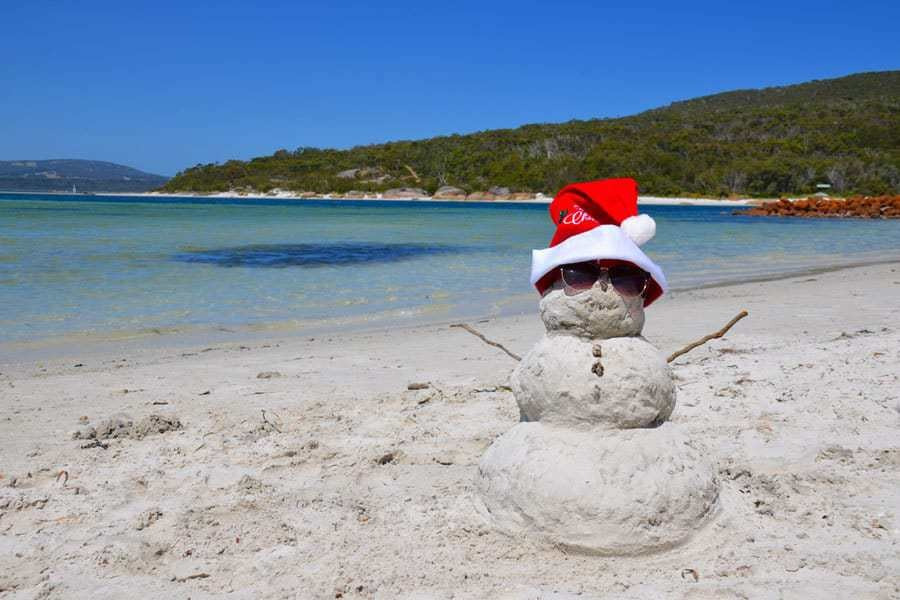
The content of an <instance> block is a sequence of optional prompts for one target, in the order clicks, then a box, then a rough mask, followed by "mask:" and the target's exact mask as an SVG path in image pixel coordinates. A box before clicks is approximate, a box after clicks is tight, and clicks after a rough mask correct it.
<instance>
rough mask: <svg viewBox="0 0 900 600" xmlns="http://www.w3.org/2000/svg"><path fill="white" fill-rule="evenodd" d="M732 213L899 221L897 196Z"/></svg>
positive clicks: (801, 202)
mask: <svg viewBox="0 0 900 600" xmlns="http://www.w3.org/2000/svg"><path fill="white" fill-rule="evenodd" d="M735 214H739V215H748V216H751V217H844V218H852V217H855V218H864V219H900V196H875V197H868V196H852V197H850V198H846V199H835V198H806V199H805V200H795V201H791V200H785V199H783V198H782V199H781V200H778V201H777V202H766V203H765V204H762V205H760V206H756V207H753V208H750V209H747V210H740V211H735Z"/></svg>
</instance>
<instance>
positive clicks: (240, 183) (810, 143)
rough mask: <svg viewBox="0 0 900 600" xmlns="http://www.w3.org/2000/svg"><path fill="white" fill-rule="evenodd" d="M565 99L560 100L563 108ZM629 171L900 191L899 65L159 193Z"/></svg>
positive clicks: (286, 160) (647, 186)
mask: <svg viewBox="0 0 900 600" xmlns="http://www.w3.org/2000/svg"><path fill="white" fill-rule="evenodd" d="M562 101H564V100H562ZM612 176H617V177H620V176H631V177H634V178H636V179H637V180H638V181H639V182H640V184H641V191H642V192H643V193H647V194H659V195H679V194H685V195H690V194H694V195H712V196H725V195H734V194H739V195H751V196H770V197H771V196H778V195H781V194H807V193H810V192H815V191H816V184H817V183H830V184H831V185H832V189H833V190H834V191H836V192H838V193H840V194H850V193H861V194H885V193H897V192H898V191H900V71H885V72H879V73H860V74H856V75H850V76H847V77H841V78H838V79H829V80H821V81H811V82H808V83H803V84H799V85H790V86H784V87H773V88H766V89H761V90H739V91H733V92H726V93H722V94H716V95H712V96H705V97H702V98H696V99H693V100H687V101H683V102H676V103H673V104H670V105H669V106H666V107H662V108H658V109H654V110H650V111H647V112H644V113H641V114H637V115H633V116H629V117H623V118H617V119H595V120H590V121H570V122H568V123H559V124H539V125H525V126H523V127H519V128H517V129H500V130H492V131H482V132H478V133H473V134H469V135H452V136H446V137H435V138H430V139H426V140H420V141H399V142H390V143H386V144H378V145H371V146H359V147H356V148H352V149H350V150H328V149H316V148H299V149H297V150H296V151H293V152H289V151H287V150H279V151H278V152H276V153H275V154H273V155H272V156H266V157H260V158H255V159H253V160H250V161H237V160H232V161H228V162H226V163H224V164H207V165H197V166H196V167H193V168H190V169H187V170H185V171H183V172H181V173H179V174H178V175H176V176H175V177H174V178H173V179H171V180H170V181H169V182H168V183H167V184H166V185H165V186H164V188H165V189H166V190H169V191H224V190H230V189H246V190H255V191H268V190H270V189H272V188H275V187H278V188H282V189H290V190H295V191H313V192H320V193H321V192H348V191H351V190H363V191H382V190H385V189H387V188H396V187H400V186H415V187H420V188H424V189H426V190H427V191H429V192H433V191H434V190H435V189H436V188H438V187H439V186H443V185H450V186H456V187H458V188H461V189H462V190H464V191H466V192H472V191H476V190H486V189H488V188H489V187H492V186H501V187H507V188H510V190H511V191H513V192H515V191H524V192H545V193H553V192H555V191H556V190H557V189H559V188H560V187H561V186H562V185H564V184H565V183H567V182H571V181H578V180H586V179H594V178H600V177H612Z"/></svg>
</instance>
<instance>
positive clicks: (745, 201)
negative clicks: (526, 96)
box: [97, 191, 760, 206]
mask: <svg viewBox="0 0 900 600" xmlns="http://www.w3.org/2000/svg"><path fill="white" fill-rule="evenodd" d="M97 195H98V196H166V197H173V198H248V199H257V200H264V199H285V200H308V199H310V198H309V197H307V196H298V195H296V194H292V193H290V192H285V191H279V192H273V193H270V194H249V193H237V192H217V193H213V194H195V193H173V194H161V193H157V192H146V193H142V194H111V193H98V194H97ZM315 199H322V200H348V199H349V200H398V201H422V202H426V201H427V202H460V203H466V204H476V203H487V204H496V203H514V204H528V203H537V204H549V203H550V201H551V200H553V198H552V197H549V196H544V195H543V194H539V195H537V196H535V197H533V198H530V199H526V200H443V199H440V200H436V199H434V198H431V197H430V196H423V197H420V198H390V197H384V196H383V195H382V194H375V193H373V194H371V195H369V196H366V197H365V198H344V197H341V196H340V195H332V194H325V195H323V196H321V197H320V198H318V197H317V198H315ZM758 202H760V200H754V199H749V198H741V199H735V200H721V199H715V198H663V197H659V196H639V197H638V204H646V205H668V206H671V205H681V206H748V205H751V204H754V203H758Z"/></svg>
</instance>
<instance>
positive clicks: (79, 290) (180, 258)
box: [0, 194, 900, 341]
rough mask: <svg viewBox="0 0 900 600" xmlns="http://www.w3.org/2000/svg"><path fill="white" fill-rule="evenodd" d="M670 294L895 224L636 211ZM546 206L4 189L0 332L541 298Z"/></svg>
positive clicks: (218, 322)
mask: <svg viewBox="0 0 900 600" xmlns="http://www.w3.org/2000/svg"><path fill="white" fill-rule="evenodd" d="M642 211H643V212H647V213H649V214H651V215H652V216H653V217H654V218H655V219H656V221H657V225H658V234H657V237H656V239H654V240H653V241H651V242H650V243H648V244H647V245H646V246H645V250H646V251H647V253H648V254H649V255H650V256H651V258H653V259H654V260H656V261H657V262H658V263H659V264H660V265H661V266H662V267H663V269H664V270H665V271H666V274H667V276H668V278H669V283H670V285H671V286H672V287H674V288H686V287H694V286H698V285H706V284H715V283H721V282H728V281H739V280H743V279H747V278H754V277H765V276H770V275H778V274H783V273H791V272H800V271H803V270H807V269H811V268H821V267H829V266H839V265H848V264H858V263H865V262H873V261H878V260H885V259H900V222H897V221H865V220H821V219H815V220H791V219H779V218H759V217H756V218H749V217H739V216H733V215H732V214H731V209H729V208H719V207H682V206H647V207H642ZM552 233H553V227H552V224H551V223H550V220H549V218H548V216H547V209H546V206H545V205H536V204H460V203H442V202H427V203H426V202H380V201H331V200H311V201H298V200H274V199H273V200H244V199H187V198H155V197H154V198H143V197H131V198H126V197H117V198H112V197H98V196H93V197H85V196H35V195H16V194H0V307H2V309H0V311H2V312H0V341H27V340H35V339H42V338H47V337H51V336H59V335H68V334H106V333H110V332H115V331H142V330H149V329H154V328H156V329H160V330H163V329H165V330H173V329H174V330H178V329H184V328H190V327H232V326H248V325H249V326H256V327H266V326H279V327H280V326H284V325H288V324H294V325H298V326H306V325H309V324H321V323H322V322H323V321H324V320H333V321H334V322H336V323H340V322H376V323H377V322H385V323H395V322H400V323H415V322H421V321H426V320H437V319H443V318H453V317H457V316H487V315H497V314H505V313H510V312H518V311H522V310H534V306H535V300H536V294H535V293H534V292H533V291H532V290H531V288H530V287H529V284H528V273H529V262H530V250H531V249H532V248H542V247H545V245H546V244H547V243H548V241H549V239H550V237H551V235H552Z"/></svg>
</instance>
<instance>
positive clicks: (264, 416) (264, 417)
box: [262, 409, 281, 433]
mask: <svg viewBox="0 0 900 600" xmlns="http://www.w3.org/2000/svg"><path fill="white" fill-rule="evenodd" d="M271 412H272V414H273V415H275V418H277V419H278V420H279V421H281V417H279V416H278V413H276V412H274V411H271ZM262 420H263V423H265V424H266V425H268V426H270V427H271V428H272V429H274V430H275V431H277V432H278V433H281V428H280V427H279V426H278V424H277V423H275V422H273V421H270V420H269V419H268V418H266V409H262Z"/></svg>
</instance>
